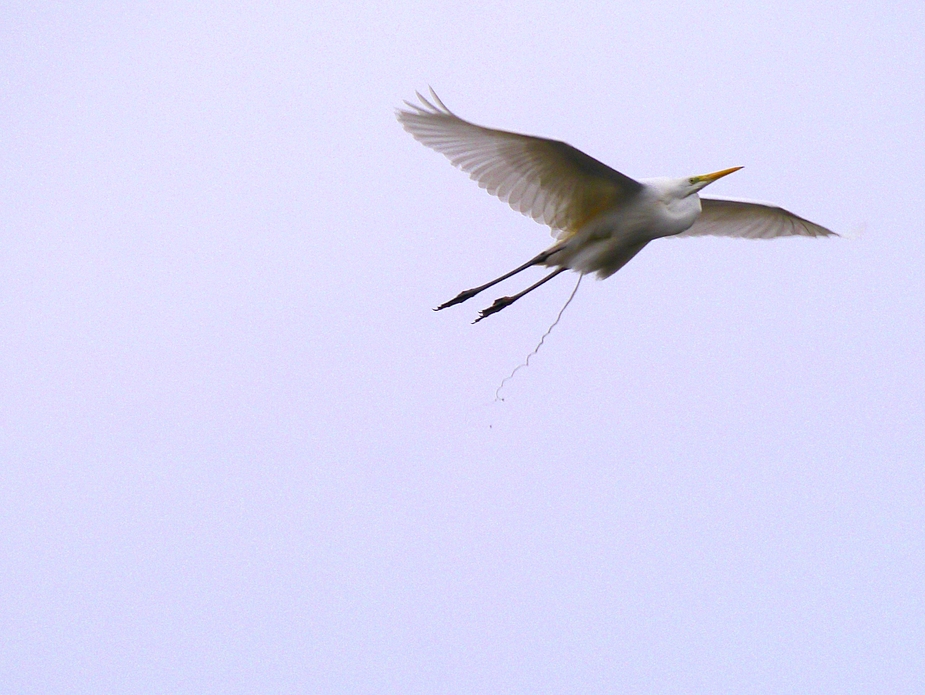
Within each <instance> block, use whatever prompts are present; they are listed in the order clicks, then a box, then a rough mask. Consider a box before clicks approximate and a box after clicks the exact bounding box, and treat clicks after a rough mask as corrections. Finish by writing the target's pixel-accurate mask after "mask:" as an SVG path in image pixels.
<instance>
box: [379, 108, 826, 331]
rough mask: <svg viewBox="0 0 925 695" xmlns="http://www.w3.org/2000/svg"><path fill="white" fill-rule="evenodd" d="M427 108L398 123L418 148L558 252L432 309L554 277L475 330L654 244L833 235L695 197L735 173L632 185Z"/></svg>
mask: <svg viewBox="0 0 925 695" xmlns="http://www.w3.org/2000/svg"><path fill="white" fill-rule="evenodd" d="M431 97H432V101H431V100H428V99H426V98H425V97H423V96H421V94H420V93H418V98H419V99H420V100H421V105H417V104H412V103H410V102H407V101H406V102H405V104H407V106H408V107H409V109H410V110H399V111H398V112H397V114H396V115H397V117H398V120H399V121H400V122H401V124H402V126H403V127H404V128H405V130H407V131H408V132H409V133H411V135H412V136H413V137H414V138H415V139H416V140H418V141H419V142H421V143H423V144H424V145H427V146H428V147H430V148H431V149H433V150H436V151H437V152H440V153H441V154H444V155H446V157H447V158H448V159H449V160H450V162H452V163H453V165H454V166H456V167H458V168H459V169H462V170H463V171H465V172H466V173H468V174H469V176H470V177H471V178H472V179H473V180H475V181H476V182H477V183H478V184H479V186H481V187H482V188H484V189H485V190H487V191H488V192H489V193H491V194H492V195H494V196H497V197H498V198H500V199H501V200H503V201H504V202H506V203H507V204H508V205H510V206H511V207H512V208H513V209H514V210H516V211H517V212H520V213H523V214H524V215H528V216H529V217H532V218H533V219H534V220H536V221H537V222H540V223H542V224H546V225H548V226H549V227H550V228H551V229H552V233H553V236H554V237H555V239H556V243H555V244H553V245H552V246H550V247H549V248H548V249H546V250H545V251H543V252H542V253H540V254H538V255H537V256H535V257H533V258H531V259H530V260H529V261H527V262H526V263H524V264H523V265H521V266H518V267H517V268H515V269H514V270H512V271H511V272H509V273H505V274H504V275H502V276H501V277H498V278H496V279H494V280H492V281H491V282H487V283H485V284H484V285H480V286H478V287H473V288H472V289H468V290H464V291H463V292H460V293H459V294H458V295H457V296H456V297H454V298H453V299H451V300H449V301H448V302H444V303H443V304H441V305H440V306H438V307H437V308H436V310H440V309H445V308H447V307H450V306H453V305H454V304H459V303H460V302H464V301H466V300H467V299H471V298H472V297H474V296H475V295H477V294H479V293H480V292H482V291H483V290H486V289H488V288H489V287H493V286H494V285H496V284H498V283H499V282H501V281H503V280H506V279H508V278H510V277H512V276H514V275H516V274H518V273H520V272H522V271H524V270H526V269H527V268H530V267H533V266H547V267H553V268H555V270H554V271H553V272H551V273H550V274H548V275H546V276H545V277H544V278H542V279H541V280H540V281H539V282H536V283H534V284H533V285H531V286H530V287H528V288H527V289H525V290H523V291H522V292H518V293H517V294H515V295H512V296H510V297H501V298H500V299H496V300H495V302H494V303H493V304H492V305H491V306H490V307H488V308H487V309H483V310H482V311H481V312H479V316H478V318H477V319H476V320H475V321H476V322H478V321H481V320H482V319H483V318H485V317H486V316H490V315H491V314H494V313H496V312H498V311H501V310H502V309H504V308H505V307H507V306H510V305H511V304H513V303H514V302H516V301H517V300H518V299H520V298H521V297H523V296H524V295H525V294H527V293H529V292H532V291H533V290H535V289H536V288H537V287H539V286H540V285H542V284H544V283H546V282H548V281H549V280H551V279H552V278H554V277H555V276H557V275H559V274H560V273H562V272H564V271H566V270H575V271H577V272H579V273H581V274H582V275H584V274H586V273H597V276H598V277H599V278H606V277H610V276H611V275H613V274H614V273H616V272H617V271H618V270H620V268H622V267H623V266H624V265H626V263H628V262H629V261H630V260H631V259H632V258H633V256H635V255H636V254H637V253H639V252H640V251H641V250H642V248H643V247H644V246H645V245H646V244H648V243H649V242H650V241H652V240H653V239H658V238H660V237H668V236H704V235H717V236H730V237H746V238H749V239H769V238H772V237H779V236H813V237H815V236H830V235H833V234H834V232H831V231H830V230H828V229H826V228H825V227H822V226H820V225H818V224H815V223H814V222H810V221H809V220H805V219H803V218H802V217H799V216H797V215H794V214H793V213H792V212H788V211H787V210H784V209H782V208H779V207H776V206H774V205H767V204H763V203H754V202H746V201H737V200H721V199H715V198H700V196H698V195H697V193H698V191H700V190H701V189H702V188H704V187H705V186H708V185H709V184H711V183H713V182H714V181H716V180H717V179H719V178H722V177H723V176H726V175H727V174H731V173H732V172H734V171H738V170H739V169H741V168H742V167H732V168H731V169H723V170H722V171H717V172H714V173H712V174H703V175H700V176H685V177H683V178H679V179H670V178H657V179H642V180H640V181H636V180H634V179H631V178H630V177H628V176H625V175H623V174H621V173H620V172H618V171H615V170H614V169H611V168H610V167H609V166H607V165H606V164H603V163H602V162H599V161H597V160H596V159H594V158H593V157H590V156H588V155H586V154H585V153H584V152H581V151H580V150H577V149H575V148H574V147H572V146H571V145H568V144H566V143H564V142H560V141H558V140H548V139H546V138H540V137H534V136H530V135H520V134H518V133H511V132H507V131H504V130H495V129H492V128H484V127H482V126H478V125H475V124H474V123H470V122H469V121H465V120H463V119H462V118H459V117H458V116H457V115H455V114H454V113H453V112H452V111H450V110H449V109H448V108H447V107H446V105H445V104H444V103H443V102H442V101H441V100H440V98H439V97H438V96H437V95H436V93H435V92H434V91H433V90H431Z"/></svg>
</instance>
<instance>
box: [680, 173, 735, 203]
mask: <svg viewBox="0 0 925 695" xmlns="http://www.w3.org/2000/svg"><path fill="white" fill-rule="evenodd" d="M741 168H742V167H732V168H731V169H723V170H722V171H714V172H713V173H712V174H701V175H700V176H691V177H690V178H688V179H684V181H685V184H684V188H685V190H686V192H685V193H684V195H685V197H686V196H689V195H691V194H692V193H696V192H697V191H699V190H700V189H702V188H704V187H706V186H709V185H710V184H711V183H713V182H714V181H716V180H717V179H721V178H723V177H724V176H727V175H728V174H731V173H732V172H734V171H738V170H739V169H741Z"/></svg>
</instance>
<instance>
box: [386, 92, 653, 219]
mask: <svg viewBox="0 0 925 695" xmlns="http://www.w3.org/2000/svg"><path fill="white" fill-rule="evenodd" d="M431 97H432V101H430V100H428V99H426V98H425V97H423V96H421V95H420V94H418V98H419V99H420V100H421V104H422V105H420V106H419V105H416V104H411V103H409V102H405V103H406V104H407V105H408V107H409V110H399V111H398V113H397V114H396V115H397V117H398V120H399V122H401V124H402V126H403V127H404V128H405V130H407V131H408V132H409V133H411V135H412V136H413V137H414V138H415V139H416V140H418V141H419V142H421V143H423V144H424V145H427V146H428V147H430V148H431V149H433V150H436V151H437V152H440V153H441V154H443V155H445V156H446V157H447V159H449V160H450V162H452V163H453V165H454V166H456V167H458V168H459V169H462V170H463V171H465V172H466V173H468V174H469V176H470V178H472V179H473V180H474V181H476V182H477V183H478V184H479V186H481V187H482V188H484V189H485V190H486V191H488V192H489V193H491V194H492V195H494V196H497V197H498V198H500V199H501V200H503V201H504V202H506V203H507V204H508V205H510V206H511V207H512V208H513V209H514V210H516V211H517V212H520V213H523V214H524V215H527V216H528V217H532V218H533V219H534V220H536V221H537V222H539V223H541V224H546V225H549V227H551V228H552V229H553V232H554V234H556V236H558V237H562V236H567V235H568V233H570V232H574V231H576V230H577V229H579V228H580V227H581V225H582V224H583V223H585V222H587V221H588V220H590V219H592V218H593V217H594V216H595V215H597V214H599V213H601V212H603V211H604V210H606V209H608V208H610V207H613V206H616V205H618V204H619V203H620V202H621V201H623V200H625V199H628V198H630V197H632V196H634V195H635V194H637V193H638V192H639V191H640V190H642V184H641V183H639V182H638V181H635V180H634V179H631V178H630V177H628V176H624V175H623V174H621V173H620V172H618V171H615V170H614V169H611V168H610V167H609V166H607V165H606V164H604V163H602V162H599V161H598V160H596V159H594V158H593V157H589V156H588V155H586V154H585V153H584V152H582V151H581V150H578V149H576V148H574V147H572V146H571V145H568V144H566V143H564V142H560V141H558V140H548V139H546V138H540V137H534V136H531V135H520V134H518V133H510V132H507V131H504V130H495V129H493V128H484V127H482V126H478V125H475V124H474V123H470V122H469V121H465V120H463V119H462V118H459V117H458V116H456V115H455V114H454V113H453V112H451V111H450V110H449V109H448V108H447V107H446V105H445V104H444V103H443V102H442V101H440V98H439V97H438V96H437V95H436V94H435V93H434V92H433V90H431Z"/></svg>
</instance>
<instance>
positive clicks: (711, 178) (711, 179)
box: [694, 167, 742, 185]
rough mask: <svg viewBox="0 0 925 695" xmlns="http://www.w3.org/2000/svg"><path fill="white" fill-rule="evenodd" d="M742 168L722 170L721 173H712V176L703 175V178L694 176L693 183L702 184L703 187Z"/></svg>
mask: <svg viewBox="0 0 925 695" xmlns="http://www.w3.org/2000/svg"><path fill="white" fill-rule="evenodd" d="M741 168H742V167H732V168H731V169H723V170H722V171H714V172H713V173H712V174H704V175H703V176H695V177H694V182H695V183H701V182H702V183H703V184H704V185H706V184H708V183H713V182H714V181H716V179H721V178H723V177H724V176H727V175H728V174H731V173H732V172H734V171H738V170H739V169H741Z"/></svg>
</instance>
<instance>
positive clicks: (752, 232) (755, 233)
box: [677, 198, 838, 239]
mask: <svg viewBox="0 0 925 695" xmlns="http://www.w3.org/2000/svg"><path fill="white" fill-rule="evenodd" d="M700 203H701V206H702V208H703V211H702V212H701V213H700V217H698V218H697V221H696V222H694V224H693V225H692V226H691V227H690V228H689V229H687V230H685V231H683V232H681V233H680V234H678V235H677V236H707V235H713V236H733V237H742V238H744V239H772V238H774V237H779V236H838V235H837V234H835V232H833V231H831V230H828V229H826V228H825V227H822V226H821V225H818V224H816V223H815V222H810V221H809V220H805V219H803V218H802V217H800V216H798V215H794V214H793V213H792V212H788V211H787V210H784V209H783V208H779V207H777V206H775V205H768V204H765V203H752V202H748V201H745V200H722V199H717V198H701V199H700Z"/></svg>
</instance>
